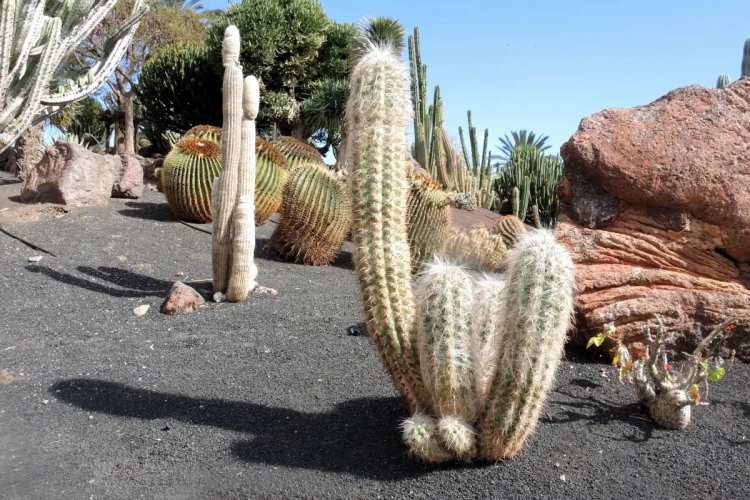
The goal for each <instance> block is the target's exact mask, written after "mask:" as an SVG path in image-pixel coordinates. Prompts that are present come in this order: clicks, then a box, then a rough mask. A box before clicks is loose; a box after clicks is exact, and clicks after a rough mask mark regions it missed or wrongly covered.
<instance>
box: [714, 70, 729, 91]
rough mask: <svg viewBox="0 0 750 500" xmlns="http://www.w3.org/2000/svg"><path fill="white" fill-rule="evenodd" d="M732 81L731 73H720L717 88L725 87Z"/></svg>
mask: <svg viewBox="0 0 750 500" xmlns="http://www.w3.org/2000/svg"><path fill="white" fill-rule="evenodd" d="M730 83H731V80H730V79H729V75H727V74H726V73H722V74H720V75H719V79H718V80H716V88H717V89H723V88H724V87H726V86H727V85H729V84H730Z"/></svg>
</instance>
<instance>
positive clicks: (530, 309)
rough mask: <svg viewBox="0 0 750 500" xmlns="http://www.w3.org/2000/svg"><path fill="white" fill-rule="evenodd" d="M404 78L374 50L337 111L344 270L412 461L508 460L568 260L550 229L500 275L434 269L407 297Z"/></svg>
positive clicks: (555, 342) (545, 354)
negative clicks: (350, 260) (342, 125)
mask: <svg viewBox="0 0 750 500" xmlns="http://www.w3.org/2000/svg"><path fill="white" fill-rule="evenodd" d="M405 80H406V75H405V74H404V72H403V69H402V66H401V61H400V60H399V59H398V58H397V57H396V56H395V55H394V54H393V53H392V52H391V51H389V50H387V49H384V48H379V47H376V48H373V49H371V50H370V51H369V52H368V53H367V54H365V55H364V56H363V57H362V58H361V60H360V61H359V63H358V64H357V66H356V67H355V69H354V71H353V72H352V77H351V88H352V93H351V96H350V98H349V101H348V103H347V108H346V120H347V130H349V131H350V132H349V133H350V134H351V135H350V136H349V138H350V144H349V150H348V156H347V162H348V165H349V168H350V186H351V189H352V199H353V201H354V217H353V225H352V242H353V244H354V249H353V254H354V265H355V270H356V273H357V279H358V284H359V289H360V292H361V299H362V305H363V311H364V316H365V319H366V322H367V329H368V331H369V333H370V337H371V339H372V341H373V343H374V344H375V345H376V347H377V348H378V351H379V352H380V355H381V357H382V359H383V363H384V365H385V367H386V370H387V371H388V373H389V375H390V376H391V379H392V380H393V383H394V385H395V386H396V388H397V389H398V391H399V392H400V393H401V394H402V395H403V396H404V398H405V399H406V401H407V403H408V404H409V407H410V409H411V411H412V413H413V416H412V417H411V418H410V419H408V420H407V421H405V422H404V425H403V438H404V441H405V442H406V443H407V445H408V446H409V448H410V450H411V451H412V453H414V454H415V455H417V456H419V457H420V458H421V459H423V460H425V461H429V462H443V461H447V460H452V459H462V460H468V459H472V458H476V457H480V458H482V459H484V460H488V461H497V460H500V459H504V458H509V457H511V456H513V455H514V454H516V453H517V452H518V451H519V449H520V447H521V446H522V444H523V443H524V442H525V440H526V439H527V437H528V435H529V434H530V433H531V432H532V431H533V429H534V427H535V425H536V422H537V420H538V418H539V412H540V410H541V407H542V403H543V401H544V399H545V398H546V396H547V393H548V392H549V390H550V388H551V385H552V381H553V379H554V374H555V372H556V370H557V366H558V364H559V361H560V359H561V357H562V349H563V344H564V341H565V336H566V332H567V329H568V326H569V324H570V320H571V317H572V312H573V298H572V294H573V263H572V260H571V258H570V256H569V255H568V253H567V252H566V250H565V249H564V248H563V247H562V246H561V245H559V244H558V243H557V242H556V241H555V239H554V236H553V235H552V232H551V231H549V230H540V231H536V232H534V233H529V234H527V235H526V236H524V237H523V238H521V240H520V241H519V242H518V243H517V245H516V246H515V248H514V249H513V250H512V251H511V252H510V255H509V258H508V264H507V265H508V268H509V271H508V274H507V276H506V277H502V276H500V275H492V274H490V275H487V276H485V277H482V278H480V279H479V281H475V278H474V277H471V276H470V275H469V274H468V273H466V272H465V271H464V270H463V269H461V268H460V267H458V266H454V265H451V264H448V263H445V262H436V263H435V264H432V265H430V266H428V268H427V270H426V271H425V272H424V273H423V274H422V275H421V276H420V277H419V280H418V284H417V287H416V295H415V290H414V289H413V287H412V282H411V276H410V274H411V273H410V270H411V269H410V251H409V244H408V238H407V227H406V224H407V206H406V205H407V197H408V193H409V184H408V180H407V165H408V162H409V153H408V146H407V134H406V130H405V129H406V127H407V124H408V118H409V110H408V106H409V99H408V96H407V95H405V93H404V92H403V89H404V88H405V83H406V81H405ZM500 244H502V242H500ZM506 289H507V290H508V292H507V293H506V292H505V290H506ZM501 348H502V355H500V350H501Z"/></svg>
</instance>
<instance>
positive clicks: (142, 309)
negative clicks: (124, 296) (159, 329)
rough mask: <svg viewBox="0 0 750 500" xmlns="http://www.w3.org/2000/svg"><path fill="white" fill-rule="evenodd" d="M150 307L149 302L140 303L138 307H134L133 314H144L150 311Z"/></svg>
mask: <svg viewBox="0 0 750 500" xmlns="http://www.w3.org/2000/svg"><path fill="white" fill-rule="evenodd" d="M150 307H151V306H150V305H148V304H143V305H140V306H138V307H136V308H135V309H133V314H135V315H136V316H143V315H144V314H146V312H147V311H148V309H149V308H150Z"/></svg>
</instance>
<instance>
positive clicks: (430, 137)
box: [409, 27, 495, 208]
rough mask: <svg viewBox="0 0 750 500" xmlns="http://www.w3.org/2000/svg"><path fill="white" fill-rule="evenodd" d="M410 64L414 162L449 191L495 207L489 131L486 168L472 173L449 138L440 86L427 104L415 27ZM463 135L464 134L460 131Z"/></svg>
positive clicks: (486, 133) (411, 38)
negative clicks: (472, 197)
mask: <svg viewBox="0 0 750 500" xmlns="http://www.w3.org/2000/svg"><path fill="white" fill-rule="evenodd" d="M409 62H410V69H411V95H412V105H413V114H414V144H413V146H412V150H411V153H412V155H413V156H414V159H415V160H416V161H417V162H418V163H419V164H420V165H421V166H422V168H424V169H425V170H426V171H427V172H428V173H429V174H430V175H431V176H432V177H433V178H434V179H435V180H437V181H438V182H439V183H440V184H442V186H443V188H444V189H446V190H447V191H456V192H462V193H470V194H472V195H474V196H475V197H476V198H477V200H478V202H479V205H480V206H481V207H484V208H492V206H493V204H494V201H495V195H494V193H493V192H492V181H491V179H492V176H491V174H490V168H491V167H490V165H489V153H488V152H487V137H488V135H489V132H488V131H485V144H484V147H485V150H484V152H483V157H482V162H481V163H482V166H481V168H479V167H477V168H475V169H474V170H473V171H472V165H471V164H470V163H469V161H468V155H466V153H465V155H464V157H465V158H466V163H464V158H462V156H461V155H460V154H459V153H458V151H456V148H455V147H454V146H453V143H451V141H450V139H449V137H448V132H447V130H446V128H445V122H444V118H443V100H442V98H441V97H440V86H438V85H436V86H435V90H434V94H433V101H432V104H431V105H430V106H428V105H427V102H426V101H427V66H426V65H425V64H424V63H422V54H421V48H420V43H419V28H418V27H415V28H414V35H410V36H409ZM469 127H470V133H472V130H471V129H473V127H472V126H471V112H469ZM459 132H460V133H461V134H462V133H463V131H461V130H460V129H459ZM473 134H474V143H473V144H472V146H473V147H474V148H475V149H476V130H473ZM462 137H463V136H462ZM462 141H463V139H462ZM464 150H465V148H464ZM485 155H486V156H485Z"/></svg>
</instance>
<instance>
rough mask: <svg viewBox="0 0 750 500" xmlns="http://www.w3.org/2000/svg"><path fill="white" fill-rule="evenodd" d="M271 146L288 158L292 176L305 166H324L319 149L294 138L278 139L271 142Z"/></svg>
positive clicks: (282, 137) (283, 137)
mask: <svg viewBox="0 0 750 500" xmlns="http://www.w3.org/2000/svg"><path fill="white" fill-rule="evenodd" d="M271 145H272V146H274V147H275V148H276V149H278V150H279V151H281V154H283V155H284V157H285V158H286V162H287V164H288V165H289V173H290V174H294V173H295V172H297V169H298V168H299V167H300V165H303V164H308V163H314V164H315V165H321V164H323V157H322V156H321V155H320V152H319V151H318V150H317V149H315V148H314V147H312V146H310V145H309V144H307V143H305V142H302V141H300V140H299V139H296V138H294V137H288V136H281V137H277V138H276V139H274V140H273V141H271Z"/></svg>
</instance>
